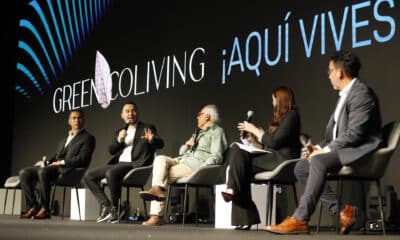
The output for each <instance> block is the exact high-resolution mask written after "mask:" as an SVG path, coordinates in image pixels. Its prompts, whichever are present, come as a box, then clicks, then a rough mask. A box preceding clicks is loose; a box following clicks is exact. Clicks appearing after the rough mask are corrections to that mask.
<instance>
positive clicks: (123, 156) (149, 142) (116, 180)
mask: <svg viewBox="0 0 400 240" xmlns="http://www.w3.org/2000/svg"><path fill="white" fill-rule="evenodd" d="M138 118H139V112H138V108H137V105H136V103H134V102H126V103H124V104H123V106H122V110H121V119H122V120H123V121H124V123H125V126H124V127H123V128H119V129H118V130H117V132H116V134H115V137H114V138H113V140H112V142H111V144H110V145H109V148H108V151H109V152H110V154H112V155H113V157H112V158H111V160H110V161H109V162H108V164H107V165H105V166H99V167H95V168H92V169H89V170H88V171H87V172H86V174H85V176H84V178H83V179H84V181H85V183H86V185H87V186H88V188H89V189H90V191H91V192H92V193H93V194H94V196H95V197H96V199H97V201H98V202H99V203H100V204H101V206H102V210H101V213H100V216H99V217H98V218H97V220H96V221H97V222H110V223H117V222H118V220H119V219H118V201H119V198H120V197H121V188H122V185H121V183H122V179H123V178H124V176H125V174H127V173H128V172H129V171H130V170H131V169H133V168H136V167H142V166H147V165H151V164H153V159H154V153H155V151H156V150H157V149H160V148H162V147H164V141H163V140H162V139H161V137H159V136H158V135H157V131H156V128H155V126H153V125H150V124H146V123H144V122H141V121H139V120H138ZM103 178H106V179H107V184H108V187H109V189H110V193H111V194H110V195H111V196H110V198H109V197H107V195H106V194H105V192H104V189H103V188H102V187H101V185H100V181H101V179H103Z"/></svg>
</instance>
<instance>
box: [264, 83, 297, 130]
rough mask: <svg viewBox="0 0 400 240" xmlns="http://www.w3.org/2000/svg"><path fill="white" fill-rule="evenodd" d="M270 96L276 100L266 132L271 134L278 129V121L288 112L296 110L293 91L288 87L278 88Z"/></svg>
mask: <svg viewBox="0 0 400 240" xmlns="http://www.w3.org/2000/svg"><path fill="white" fill-rule="evenodd" d="M272 94H273V95H274V97H275V99H276V106H274V116H273V117H272V120H271V122H270V123H269V125H268V131H269V133H271V134H272V133H274V132H275V131H276V129H277V128H278V127H279V123H280V121H281V120H282V119H283V117H284V116H285V114H286V113H287V112H288V111H290V110H292V109H297V106H296V101H295V100H294V95H293V91H292V89H290V88H289V87H285V86H281V87H278V88H276V89H275V90H274V91H273V92H272Z"/></svg>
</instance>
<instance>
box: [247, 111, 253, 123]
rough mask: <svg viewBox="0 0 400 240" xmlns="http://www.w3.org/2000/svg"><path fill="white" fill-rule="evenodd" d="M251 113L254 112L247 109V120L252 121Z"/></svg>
mask: <svg viewBox="0 0 400 240" xmlns="http://www.w3.org/2000/svg"><path fill="white" fill-rule="evenodd" d="M253 115H254V112H253V111H252V110H249V111H247V120H246V121H247V122H252V121H253Z"/></svg>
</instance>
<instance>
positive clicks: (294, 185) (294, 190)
mask: <svg viewBox="0 0 400 240" xmlns="http://www.w3.org/2000/svg"><path fill="white" fill-rule="evenodd" d="M292 188H293V197H294V203H295V204H296V208H297V207H298V206H299V199H298V198H297V191H296V184H292Z"/></svg>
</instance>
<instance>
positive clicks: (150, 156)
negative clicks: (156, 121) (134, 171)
mask: <svg viewBox="0 0 400 240" xmlns="http://www.w3.org/2000/svg"><path fill="white" fill-rule="evenodd" d="M145 128H149V129H151V130H152V131H153V134H154V137H153V140H152V141H151V142H146V141H145V140H143V139H141V136H143V135H144V129H145ZM121 130H122V128H120V129H118V131H117V132H116V135H115V137H114V139H113V141H112V143H111V144H110V146H109V148H108V150H109V152H110V154H112V155H113V157H112V158H111V160H110V161H109V162H108V164H116V163H118V162H119V157H120V156H121V154H122V152H123V150H124V148H125V147H126V145H125V142H121V143H119V142H118V141H117V138H118V133H119V131H121ZM163 147H164V141H163V140H162V139H161V138H160V137H159V136H158V135H157V130H156V127H155V126H154V125H151V124H146V123H143V122H140V121H139V122H138V123H137V125H136V133H135V137H134V139H133V146H132V152H131V157H132V165H133V167H134V168H136V167H141V166H147V165H151V164H152V163H153V160H154V153H155V151H156V150H157V149H160V148H163Z"/></svg>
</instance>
